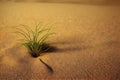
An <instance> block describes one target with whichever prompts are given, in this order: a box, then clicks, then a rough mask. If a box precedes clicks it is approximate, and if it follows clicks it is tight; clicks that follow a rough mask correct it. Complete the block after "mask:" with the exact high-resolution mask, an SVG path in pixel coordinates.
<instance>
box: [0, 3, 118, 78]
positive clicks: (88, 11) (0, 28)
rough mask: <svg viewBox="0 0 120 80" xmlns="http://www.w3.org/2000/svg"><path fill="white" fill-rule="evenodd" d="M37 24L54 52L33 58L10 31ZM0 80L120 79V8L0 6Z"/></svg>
mask: <svg viewBox="0 0 120 80" xmlns="http://www.w3.org/2000/svg"><path fill="white" fill-rule="evenodd" d="M39 22H42V24H44V25H46V24H49V25H53V29H52V30H53V32H55V33H56V35H53V36H51V37H50V38H49V39H48V40H47V43H49V44H50V45H52V46H54V47H56V48H57V50H56V51H53V52H51V53H47V52H46V53H45V54H44V55H42V56H39V57H38V58H33V57H31V56H30V54H28V52H27V49H26V48H25V47H23V46H22V45H20V44H18V42H17V39H18V37H19V35H15V34H13V33H12V32H14V27H16V26H18V25H19V24H25V25H28V26H30V27H31V28H34V27H35V25H36V24H38V23H39ZM39 59H42V60H43V61H44V62H45V63H47V64H48V65H49V66H51V67H52V68H53V70H54V72H50V71H49V69H48V68H46V66H45V65H44V64H43V63H41V62H40V61H39ZM0 80H120V6H118V5H117V6H113V5H82V4H60V3H0Z"/></svg>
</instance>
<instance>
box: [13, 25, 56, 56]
mask: <svg viewBox="0 0 120 80" xmlns="http://www.w3.org/2000/svg"><path fill="white" fill-rule="evenodd" d="M21 26H22V29H21V28H18V27H17V28H16V32H15V33H17V34H20V35H22V37H23V38H22V39H19V41H20V42H21V44H22V45H24V46H25V47H26V48H27V49H28V50H29V52H30V53H31V55H32V56H33V57H37V56H39V55H40V53H41V52H43V51H46V50H47V49H48V48H49V47H48V46H47V45H46V44H45V41H46V39H47V38H48V37H49V35H51V34H54V33H51V32H50V30H51V28H41V26H40V24H38V25H37V26H36V27H35V29H34V31H33V30H32V29H31V28H30V27H28V26H26V25H21ZM43 33H44V34H43ZM42 34H43V35H42ZM40 37H41V38H40Z"/></svg>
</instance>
